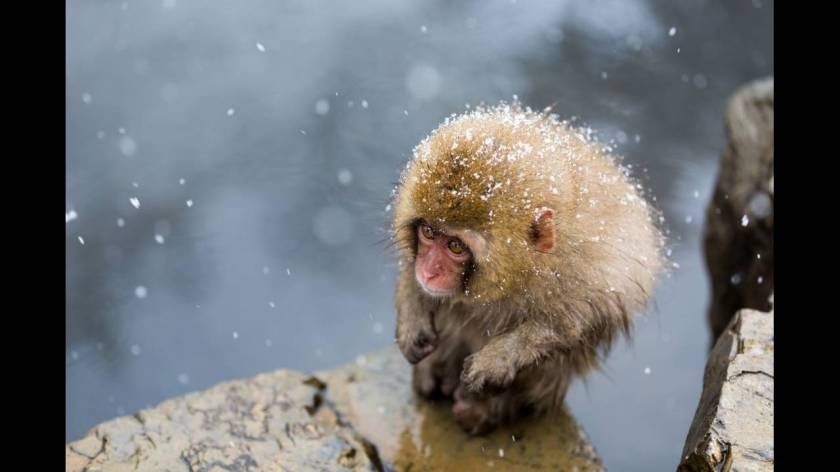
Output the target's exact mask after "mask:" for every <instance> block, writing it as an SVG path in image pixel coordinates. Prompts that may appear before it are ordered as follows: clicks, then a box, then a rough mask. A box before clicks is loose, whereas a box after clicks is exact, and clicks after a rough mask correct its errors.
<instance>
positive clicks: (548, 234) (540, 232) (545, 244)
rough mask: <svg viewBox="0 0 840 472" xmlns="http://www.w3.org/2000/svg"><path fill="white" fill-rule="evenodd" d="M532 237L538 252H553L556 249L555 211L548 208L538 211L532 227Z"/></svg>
mask: <svg viewBox="0 0 840 472" xmlns="http://www.w3.org/2000/svg"><path fill="white" fill-rule="evenodd" d="M531 237H532V239H533V241H534V247H535V248H536V249H537V251H540V252H551V251H552V250H553V249H554V210H552V209H551V208H548V207H541V208H538V209H537V213H536V215H535V216H534V223H533V224H532V225H531Z"/></svg>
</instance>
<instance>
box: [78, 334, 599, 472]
mask: <svg viewBox="0 0 840 472" xmlns="http://www.w3.org/2000/svg"><path fill="white" fill-rule="evenodd" d="M410 380H411V369H410V366H409V365H408V363H407V362H405V360H404V359H403V358H402V356H401V355H400V353H399V351H398V350H397V349H396V348H393V347H392V348H388V349H386V350H383V351H381V352H378V353H374V354H371V355H367V356H362V357H359V359H357V361H356V363H354V364H351V365H347V366H344V367H340V368H338V369H335V370H329V371H324V372H318V373H316V374H315V375H306V374H303V373H300V372H295V371H291V370H285V369H283V370H278V371H276V372H272V373H266V374H261V375H258V376H256V377H254V378H251V379H244V380H236V381H231V382H225V383H222V384H219V385H217V386H215V387H212V388H210V389H208V390H206V391H203V392H197V393H192V394H189V395H185V396H183V397H178V398H174V399H171V400H167V401H165V402H163V403H161V404H160V405H158V406H156V407H154V408H151V409H146V410H140V411H138V412H137V413H135V414H134V415H132V416H124V417H120V418H116V419H113V420H111V421H106V422H104V423H102V424H100V425H98V426H96V427H94V428H93V429H92V430H91V431H90V432H88V434H87V435H86V436H85V437H83V438H82V439H80V440H78V441H75V442H72V443H70V444H68V445H67V446H66V464H67V467H66V468H67V471H68V472H69V471H138V470H139V471H143V470H150V471H151V470H154V471H171V472H176V471H185V472H186V471H190V472H198V471H202V472H204V471H206V472H213V471H299V470H353V471H356V470H359V471H360V470H378V471H384V470H389V471H390V470H396V471H409V470H410V471H412V472H419V471H432V470H444V469H445V470H484V469H486V470H513V471H515V470H535V469H536V470H570V471H571V470H577V471H581V472H583V471H600V470H603V466H602V464H601V461H600V459H599V458H598V456H597V454H596V452H595V449H594V448H593V447H592V445H591V444H590V442H589V440H588V438H587V436H586V434H585V433H584V431H583V429H582V428H581V427H580V426H579V425H578V424H577V422H576V421H575V420H574V418H573V417H572V416H571V415H570V414H569V413H568V412H566V411H563V412H561V413H560V414H559V415H557V416H556V417H544V418H533V419H529V420H525V421H522V422H518V423H515V424H513V425H511V426H509V427H505V428H500V429H498V430H496V431H495V432H494V433H492V434H490V435H488V436H485V437H479V438H472V437H469V436H467V435H466V434H464V433H463V432H462V431H461V430H460V429H459V428H458V426H457V424H456V423H455V422H454V420H453V419H452V416H451V414H450V408H451V403H450V402H446V401H440V402H428V401H425V400H420V399H417V398H416V397H415V396H414V394H413V393H412V391H411V381H410Z"/></svg>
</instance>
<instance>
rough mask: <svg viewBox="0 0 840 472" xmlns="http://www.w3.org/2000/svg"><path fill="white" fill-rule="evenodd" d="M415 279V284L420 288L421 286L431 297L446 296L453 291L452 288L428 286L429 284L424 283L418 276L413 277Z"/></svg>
mask: <svg viewBox="0 0 840 472" xmlns="http://www.w3.org/2000/svg"><path fill="white" fill-rule="evenodd" d="M415 280H417V284H418V285H420V288H422V289H423V291H424V292H426V293H427V294H428V295H431V296H433V297H448V296H451V295H453V294H454V293H455V289H454V288H449V289H443V288H435V287H430V286H428V285H426V284H425V283H423V281H422V280H420V277H415Z"/></svg>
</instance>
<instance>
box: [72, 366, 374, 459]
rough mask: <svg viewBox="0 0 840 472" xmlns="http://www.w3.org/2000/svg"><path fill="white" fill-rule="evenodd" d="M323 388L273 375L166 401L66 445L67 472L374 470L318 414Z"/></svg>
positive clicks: (358, 443)
mask: <svg viewBox="0 0 840 472" xmlns="http://www.w3.org/2000/svg"><path fill="white" fill-rule="evenodd" d="M322 388H323V385H322V384H321V383H320V382H318V381H317V380H315V379H312V378H309V377H307V376H305V375H304V374H301V373H299V372H294V371H289V370H279V371H276V372H272V373H268V374H261V375H258V376H256V377H254V378H252V379H247V380H239V381H232V382H226V383H222V384H219V385H217V386H215V387H213V388H211V389H209V390H206V391H204V392H198V393H192V394H189V395H186V396H183V397H178V398H174V399H171V400H167V401H165V402H163V403H161V404H160V405H158V406H157V407H155V408H152V409H147V410H140V411H138V412H137V413H135V414H134V415H133V416H124V417H120V418H116V419H113V420H111V421H106V422H104V423H102V424H100V425H98V426H96V427H94V428H93V429H92V430H91V431H90V432H89V433H88V434H87V435H86V436H85V437H84V438H82V439H80V440H78V441H75V442H72V443H70V444H68V445H67V446H66V448H65V453H66V469H67V471H68V472H70V471H134V470H140V471H143V470H148V471H162V472H163V471H172V472H175V471H179V472H180V471H184V472H187V471H189V472H199V471H200V472H215V471H219V472H221V471H297V470H336V469H340V470H353V471H356V470H359V471H361V470H375V469H374V465H373V463H374V462H375V457H373V458H371V457H370V456H368V455H367V454H366V453H365V451H366V449H367V444H366V443H365V442H364V440H363V439H361V438H359V437H358V436H357V435H356V433H355V432H354V431H353V430H351V429H349V428H347V427H346V426H342V425H341V424H339V422H338V421H337V417H336V415H335V413H334V412H332V411H331V410H330V409H328V408H319V404H320V403H321V400H320V399H321V390H322ZM310 412H311V413H312V414H310Z"/></svg>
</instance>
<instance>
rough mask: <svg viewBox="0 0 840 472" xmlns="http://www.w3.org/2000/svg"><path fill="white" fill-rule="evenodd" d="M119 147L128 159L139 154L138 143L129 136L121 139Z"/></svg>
mask: <svg viewBox="0 0 840 472" xmlns="http://www.w3.org/2000/svg"><path fill="white" fill-rule="evenodd" d="M119 147H120V152H121V153H122V154H123V155H124V156H126V157H131V156H133V155H134V154H136V153H137V143H135V142H134V140H133V139H131V137H129V136H123V137H121V138H120V142H119Z"/></svg>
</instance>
